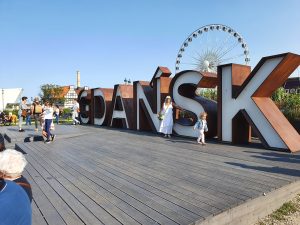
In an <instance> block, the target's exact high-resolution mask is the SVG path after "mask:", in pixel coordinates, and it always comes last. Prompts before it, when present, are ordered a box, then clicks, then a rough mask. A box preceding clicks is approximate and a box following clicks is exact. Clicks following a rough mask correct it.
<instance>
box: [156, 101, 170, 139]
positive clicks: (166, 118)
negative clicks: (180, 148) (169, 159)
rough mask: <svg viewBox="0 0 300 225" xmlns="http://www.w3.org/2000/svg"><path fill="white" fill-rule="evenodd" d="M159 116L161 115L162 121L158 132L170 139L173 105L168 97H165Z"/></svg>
mask: <svg viewBox="0 0 300 225" xmlns="http://www.w3.org/2000/svg"><path fill="white" fill-rule="evenodd" d="M160 114H162V115H163V119H162V120H161V123H160V127H159V132H160V133H163V134H164V135H165V137H168V138H170V137H171V134H172V129H173V105H172V100H171V97H170V96H167V97H166V99H165V102H164V105H163V107H162V110H161V112H160Z"/></svg>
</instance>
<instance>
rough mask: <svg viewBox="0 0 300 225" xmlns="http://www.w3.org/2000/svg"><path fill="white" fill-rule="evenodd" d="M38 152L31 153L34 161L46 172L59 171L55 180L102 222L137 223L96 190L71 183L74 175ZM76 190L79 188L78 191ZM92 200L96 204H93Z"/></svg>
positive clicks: (75, 179)
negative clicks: (45, 169) (121, 213)
mask: <svg viewBox="0 0 300 225" xmlns="http://www.w3.org/2000/svg"><path fill="white" fill-rule="evenodd" d="M38 154H39V152H38V151H36V152H35V154H32V157H33V158H35V160H36V162H39V163H41V165H43V166H44V167H45V168H47V171H48V172H51V173H53V174H59V173H60V174H61V175H62V176H57V177H56V178H57V180H58V181H59V182H60V183H61V184H63V185H64V187H65V188H66V189H67V190H68V191H69V192H70V193H72V194H73V195H74V196H75V197H76V198H77V199H78V200H79V201H80V202H81V203H82V204H83V205H85V207H86V208H88V209H90V210H91V211H92V213H93V214H94V215H95V216H97V218H98V219H99V220H101V221H102V222H103V223H104V224H121V222H122V224H124V223H125V224H133V225H134V224H139V223H137V222H136V221H134V220H133V219H132V218H131V217H129V216H127V215H126V214H125V215H120V212H121V211H120V210H117V208H116V207H112V205H111V204H110V203H109V202H108V201H106V200H105V199H104V198H101V196H99V195H98V194H97V193H96V192H93V190H91V189H90V188H89V187H88V186H86V185H81V187H83V190H81V188H79V187H77V186H75V185H73V183H71V181H73V182H76V181H77V178H76V177H74V176H73V175H71V174H70V173H66V171H64V168H63V167H61V166H59V165H57V164H56V163H54V162H51V161H49V160H44V158H43V157H40V156H38ZM75 187H76V188H77V189H76V188H75ZM78 190H80V192H79V191H78ZM82 193H84V195H86V196H83V195H82ZM91 193H93V195H92V196H90V195H88V194H91ZM87 197H88V198H87ZM94 201H95V203H97V204H95V203H94ZM102 207H103V208H102ZM106 208H109V210H107V209H106ZM112 211H118V212H114V214H116V213H119V215H118V216H117V217H119V218H120V220H122V221H121V222H118V220H117V219H116V218H115V217H114V216H113V215H111V214H110V213H111V212H112Z"/></svg>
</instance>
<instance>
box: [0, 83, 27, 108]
mask: <svg viewBox="0 0 300 225" xmlns="http://www.w3.org/2000/svg"><path fill="white" fill-rule="evenodd" d="M22 93H23V88H1V89H0V111H3V110H4V109H5V108H6V105H7V104H16V103H20V101H21V98H22Z"/></svg>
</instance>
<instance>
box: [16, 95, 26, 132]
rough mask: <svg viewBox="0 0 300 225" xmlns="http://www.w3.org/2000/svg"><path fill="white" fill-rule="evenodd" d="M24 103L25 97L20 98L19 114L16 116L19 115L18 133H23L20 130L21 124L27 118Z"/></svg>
mask: <svg viewBox="0 0 300 225" xmlns="http://www.w3.org/2000/svg"><path fill="white" fill-rule="evenodd" d="M26 102H27V97H26V96H23V97H22V102H21V103H20V106H19V112H18V115H19V132H24V130H23V129H22V124H23V119H24V118H25V117H26V116H27V110H28V107H27V105H26Z"/></svg>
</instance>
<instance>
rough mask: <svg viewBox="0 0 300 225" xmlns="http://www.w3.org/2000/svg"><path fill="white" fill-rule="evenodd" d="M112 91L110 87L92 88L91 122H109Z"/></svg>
mask: <svg viewBox="0 0 300 225" xmlns="http://www.w3.org/2000/svg"><path fill="white" fill-rule="evenodd" d="M113 91H114V90H113V89H112V88H96V89H93V90H92V104H91V105H92V113H93V118H94V120H93V124H95V125H109V124H110V119H111V102H112V96H113Z"/></svg>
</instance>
